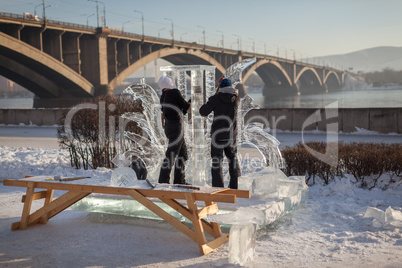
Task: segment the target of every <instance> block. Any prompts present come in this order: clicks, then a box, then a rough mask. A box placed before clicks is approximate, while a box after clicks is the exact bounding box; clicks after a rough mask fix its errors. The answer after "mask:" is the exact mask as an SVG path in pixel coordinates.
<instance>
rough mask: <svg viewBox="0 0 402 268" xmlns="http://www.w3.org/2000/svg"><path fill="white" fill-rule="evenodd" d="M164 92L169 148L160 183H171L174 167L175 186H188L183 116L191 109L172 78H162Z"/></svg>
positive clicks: (161, 84) (166, 133) (163, 102)
mask: <svg viewBox="0 0 402 268" xmlns="http://www.w3.org/2000/svg"><path fill="white" fill-rule="evenodd" d="M158 85H159V88H160V89H161V90H162V96H161V99H160V103H161V106H162V108H161V109H162V113H163V116H164V118H165V128H164V130H165V135H166V137H167V138H168V141H169V143H168V148H167V150H166V154H165V159H164V160H163V162H162V167H161V170H160V173H159V180H158V182H159V183H169V182H170V172H171V170H172V167H173V165H174V180H173V183H174V184H186V180H185V173H184V168H185V164H186V161H187V159H188V154H187V146H186V142H185V140H184V129H183V128H184V127H183V115H185V114H186V113H187V110H188V109H189V108H190V103H189V102H187V101H186V100H185V99H184V98H183V96H182V95H181V93H180V91H179V90H178V89H177V88H176V86H175V83H174V80H173V78H172V77H170V76H162V77H161V78H160V79H159V81H158Z"/></svg>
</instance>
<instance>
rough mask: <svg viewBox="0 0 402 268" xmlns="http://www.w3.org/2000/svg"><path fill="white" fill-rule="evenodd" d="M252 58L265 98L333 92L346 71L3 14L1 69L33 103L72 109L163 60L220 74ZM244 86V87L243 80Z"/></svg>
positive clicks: (248, 72)
mask: <svg viewBox="0 0 402 268" xmlns="http://www.w3.org/2000/svg"><path fill="white" fill-rule="evenodd" d="M251 57H256V58H257V62H256V63H255V64H254V65H252V66H251V67H249V68H248V69H247V70H245V71H244V72H243V82H244V81H246V80H247V79H248V77H249V76H250V75H251V74H252V73H253V72H254V71H255V72H256V73H257V74H258V75H259V76H260V77H261V79H262V80H263V82H264V83H265V87H264V95H265V96H271V95H278V94H280V95H283V94H287V95H296V94H307V93H317V92H327V91H331V90H336V89H339V88H340V87H341V86H342V85H343V82H344V78H345V75H346V73H345V72H343V71H340V70H336V69H333V68H329V67H325V66H318V65H313V64H307V63H302V62H298V61H295V60H290V59H285V58H279V57H275V56H270V55H264V54H256V53H250V52H245V51H238V50H231V49H226V48H222V47H212V46H207V45H205V44H199V43H195V42H194V43H188V42H179V41H177V40H173V39H164V38H155V37H151V36H143V35H139V34H132V33H126V32H122V31H120V30H118V29H111V28H106V27H101V28H95V27H88V26H85V25H78V24H72V23H67V22H60V21H52V20H47V21H37V20H35V19H32V18H28V17H25V16H23V15H16V14H11V13H4V12H0V75H2V76H4V77H6V78H8V79H10V80H12V81H14V82H16V83H18V84H20V85H21V86H23V87H25V88H27V89H28V90H30V91H32V92H33V93H35V99H34V107H68V106H71V105H74V104H77V103H79V102H80V101H82V99H84V98H92V97H96V96H100V95H105V94H111V93H112V92H113V89H114V88H115V87H116V86H118V85H119V84H120V83H121V82H122V81H124V80H125V79H126V78H127V77H129V76H130V75H131V74H133V73H134V72H135V71H137V70H139V69H140V68H142V67H143V66H144V65H146V64H148V63H150V62H153V61H155V60H157V59H160V58H162V59H164V60H167V61H169V62H171V63H172V64H173V65H183V64H184V65H193V64H195V65H200V64H203V65H213V66H216V73H217V75H216V77H217V78H218V77H220V76H221V75H222V74H223V73H224V72H225V70H226V68H227V67H229V66H230V65H232V64H233V63H235V62H238V61H239V60H242V59H245V58H251ZM238 87H239V86H238ZM239 89H240V90H241V91H243V93H244V87H243V86H242V85H240V88H239Z"/></svg>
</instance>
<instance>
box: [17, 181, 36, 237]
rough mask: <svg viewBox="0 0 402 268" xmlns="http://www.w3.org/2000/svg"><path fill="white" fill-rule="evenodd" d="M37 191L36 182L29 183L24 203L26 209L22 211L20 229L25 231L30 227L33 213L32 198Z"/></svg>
mask: <svg viewBox="0 0 402 268" xmlns="http://www.w3.org/2000/svg"><path fill="white" fill-rule="evenodd" d="M34 191H35V182H29V183H28V186H27V192H26V197H25V202H24V208H23V209H22V215H21V222H20V226H19V228H20V229H21V230H24V229H26V228H27V226H28V217H29V213H30V212H31V205H32V197H33V194H34Z"/></svg>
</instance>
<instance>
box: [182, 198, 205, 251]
mask: <svg viewBox="0 0 402 268" xmlns="http://www.w3.org/2000/svg"><path fill="white" fill-rule="evenodd" d="M186 200H187V206H188V210H189V211H190V213H191V214H192V217H191V221H192V222H193V226H194V231H195V237H196V239H197V243H198V246H199V248H200V251H201V252H203V249H202V245H204V244H206V243H207V239H206V238H205V234H204V228H203V226H202V223H201V220H200V218H199V217H198V214H197V210H198V209H197V203H196V199H195V195H194V194H192V193H187V194H186Z"/></svg>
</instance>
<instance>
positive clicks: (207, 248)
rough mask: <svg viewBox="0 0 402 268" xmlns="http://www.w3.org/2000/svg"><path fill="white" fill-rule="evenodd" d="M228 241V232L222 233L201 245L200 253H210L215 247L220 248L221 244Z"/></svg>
mask: <svg viewBox="0 0 402 268" xmlns="http://www.w3.org/2000/svg"><path fill="white" fill-rule="evenodd" d="M228 241H229V234H226V235H223V236H221V237H219V238H217V239H215V240H213V241H211V242H209V243H207V244H205V245H202V254H204V255H206V254H208V253H211V252H212V251H214V250H215V249H217V248H220V247H221V246H222V245H223V244H225V243H226V242H228Z"/></svg>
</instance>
